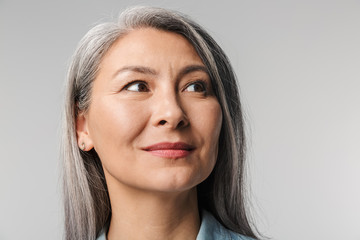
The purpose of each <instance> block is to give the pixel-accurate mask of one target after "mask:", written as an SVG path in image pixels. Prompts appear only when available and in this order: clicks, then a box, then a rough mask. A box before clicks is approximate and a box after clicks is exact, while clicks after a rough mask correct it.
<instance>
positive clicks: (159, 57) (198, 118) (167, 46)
mask: <svg viewBox="0 0 360 240" xmlns="http://www.w3.org/2000/svg"><path fill="white" fill-rule="evenodd" d="M221 123H222V112H221V107H220V105H219V103H218V101H217V99H216V97H215V95H214V94H213V91H212V86H211V80H210V78H209V76H208V74H207V72H206V68H205V66H204V64H203V63H202V61H201V59H200V57H199V56H198V54H197V53H196V51H195V49H194V48H193V46H192V45H191V44H190V43H189V42H188V41H187V40H186V39H185V38H183V37H182V36H180V35H178V34H175V33H170V32H165V31H160V30H156V29H152V28H143V29H137V30H133V31H131V32H130V33H128V34H127V35H125V36H124V37H122V38H120V39H118V40H117V41H116V42H115V43H114V44H113V46H112V47H111V48H110V50H109V51H108V52H107V53H106V54H105V56H104V58H103V59H102V62H101V64H100V69H99V72H98V75H97V77H96V79H95V81H94V84H93V89H92V99H91V104H90V108H89V109H88V111H87V112H86V113H83V114H80V115H79V117H78V118H77V136H78V141H79V146H80V147H81V145H82V143H85V151H88V150H90V149H91V148H95V150H96V152H97V153H98V155H99V157H100V159H101V162H102V165H103V168H104V173H105V178H106V181H107V184H108V189H109V195H110V201H111V207H112V219H111V223H110V228H109V233H108V239H120V238H123V239H195V238H196V235H197V232H198V229H199V224H200V218H199V213H198V208H197V199H196V185H198V184H199V183H201V182H202V181H203V180H205V179H206V178H207V177H208V176H209V175H210V173H211V171H212V170H213V168H214V165H215V163H216V158H217V151H218V139H219V135H220V130H221ZM161 142H170V143H174V142H183V143H186V144H189V145H191V146H192V150H191V151H188V152H187V153H188V154H187V155H186V156H182V157H176V156H167V155H166V156H161V154H160V156H159V155H157V154H154V152H151V151H146V150H144V149H145V148H146V147H148V146H151V145H153V144H157V143H161Z"/></svg>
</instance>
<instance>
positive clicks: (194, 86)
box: [185, 81, 206, 93]
mask: <svg viewBox="0 0 360 240" xmlns="http://www.w3.org/2000/svg"><path fill="white" fill-rule="evenodd" d="M185 91H186V92H200V93H203V92H206V87H205V83H204V82H202V81H196V82H193V83H190V84H189V85H187V87H186V88H185Z"/></svg>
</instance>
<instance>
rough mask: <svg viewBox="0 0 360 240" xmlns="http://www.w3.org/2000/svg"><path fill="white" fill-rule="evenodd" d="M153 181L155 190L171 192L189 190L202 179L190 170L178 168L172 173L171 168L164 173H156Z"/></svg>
mask: <svg viewBox="0 0 360 240" xmlns="http://www.w3.org/2000/svg"><path fill="white" fill-rule="evenodd" d="M174 170H175V169H174ZM151 182H152V185H153V187H154V188H155V189H154V190H157V191H160V192H169V193H171V192H184V191H188V190H190V189H192V188H194V187H196V186H197V185H198V184H199V183H200V182H202V179H199V176H194V174H193V173H191V172H188V171H179V170H176V172H173V173H172V171H171V170H166V172H164V173H158V174H156V176H154V178H152V179H151Z"/></svg>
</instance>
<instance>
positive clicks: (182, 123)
mask: <svg viewBox="0 0 360 240" xmlns="http://www.w3.org/2000/svg"><path fill="white" fill-rule="evenodd" d="M184 124H185V123H184V121H180V122H179V124H178V125H177V127H178V128H179V127H182V126H184Z"/></svg>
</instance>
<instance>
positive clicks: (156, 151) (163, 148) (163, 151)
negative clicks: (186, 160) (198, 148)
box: [143, 142, 195, 158]
mask: <svg viewBox="0 0 360 240" xmlns="http://www.w3.org/2000/svg"><path fill="white" fill-rule="evenodd" d="M194 149H195V147H194V146H192V145H189V144H187V143H183V142H175V143H170V142H162V143H157V144H154V145H151V146H148V147H145V148H144V149H143V150H144V151H147V152H149V153H150V154H152V155H154V156H158V157H163V158H182V157H186V156H188V155H189V154H190V153H191V152H192V151H193V150H194Z"/></svg>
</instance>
